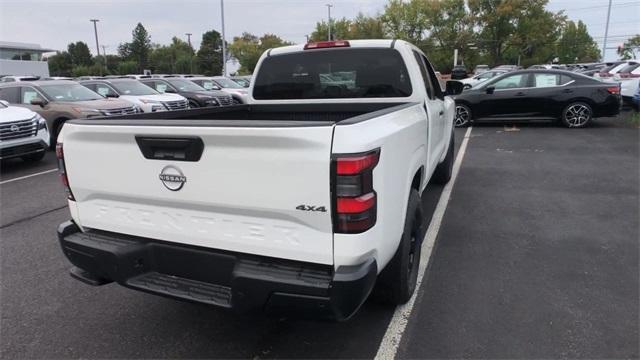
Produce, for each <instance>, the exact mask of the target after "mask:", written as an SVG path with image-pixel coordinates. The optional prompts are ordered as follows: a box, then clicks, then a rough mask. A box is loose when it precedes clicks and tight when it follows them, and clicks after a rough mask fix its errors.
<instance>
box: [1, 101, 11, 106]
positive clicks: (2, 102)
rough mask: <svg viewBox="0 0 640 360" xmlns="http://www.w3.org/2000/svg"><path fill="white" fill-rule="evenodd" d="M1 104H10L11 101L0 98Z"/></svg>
mask: <svg viewBox="0 0 640 360" xmlns="http://www.w3.org/2000/svg"><path fill="white" fill-rule="evenodd" d="M0 104H2V105H4V106H9V102H8V101H7V100H0Z"/></svg>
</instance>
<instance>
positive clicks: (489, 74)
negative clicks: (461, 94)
mask: <svg viewBox="0 0 640 360" xmlns="http://www.w3.org/2000/svg"><path fill="white" fill-rule="evenodd" d="M506 72H507V70H489V71H485V72H483V73H480V74H478V75H476V76H473V77H470V78H466V79H462V80H458V81H460V82H461V83H463V84H464V88H465V89H470V88H472V87H473V86H476V85H477V84H479V83H481V82H483V81H485V80H489V79H491V78H493V77H495V76H498V75H501V74H504V73H506Z"/></svg>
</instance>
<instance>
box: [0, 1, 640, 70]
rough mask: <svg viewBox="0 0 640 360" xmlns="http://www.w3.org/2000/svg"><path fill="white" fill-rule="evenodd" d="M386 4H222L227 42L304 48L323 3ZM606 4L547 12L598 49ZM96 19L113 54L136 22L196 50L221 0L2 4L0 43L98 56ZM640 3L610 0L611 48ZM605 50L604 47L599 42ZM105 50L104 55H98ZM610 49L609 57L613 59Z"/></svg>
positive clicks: (631, 29)
mask: <svg viewBox="0 0 640 360" xmlns="http://www.w3.org/2000/svg"><path fill="white" fill-rule="evenodd" d="M386 2H387V0H225V3H224V6H225V28H226V38H227V41H231V40H232V39H233V37H234V36H238V35H240V34H241V33H242V32H243V31H247V32H250V33H253V34H256V35H261V34H264V33H273V34H277V35H279V36H281V37H282V38H284V39H286V40H289V41H292V42H296V43H301V42H304V41H305V35H307V34H310V33H311V32H312V31H313V29H314V25H315V23H316V22H317V21H319V20H323V19H326V17H327V8H326V6H325V4H327V3H332V4H333V5H334V7H333V8H332V17H334V18H342V17H347V18H352V17H355V16H356V15H357V14H358V12H362V13H364V14H366V15H375V14H377V13H380V12H382V11H383V9H384V5H385V4H386ZM607 4H608V1H607V0H551V1H550V3H549V6H548V8H549V9H550V10H553V11H559V10H563V9H564V10H565V13H566V14H567V15H568V16H569V18H570V19H572V20H582V21H584V22H585V23H586V24H587V26H588V28H589V32H590V33H591V36H593V37H594V39H595V40H596V41H598V42H599V43H600V44H601V42H602V39H603V37H604V29H605V23H606V14H607ZM92 18H97V19H100V22H99V23H98V36H99V40H100V44H101V45H106V46H107V54H115V53H116V51H117V46H118V44H119V43H121V42H125V41H130V39H131V31H132V29H133V28H134V27H135V25H136V24H137V23H138V22H141V23H142V24H143V25H144V26H145V28H146V29H147V30H148V31H149V34H150V35H151V41H152V42H154V43H158V44H167V43H169V42H170V41H171V38H172V37H173V36H178V37H181V38H182V39H185V40H186V35H185V33H192V34H193V35H192V43H193V45H194V47H195V48H196V49H197V48H198V46H199V44H200V40H201V38H202V33H203V32H205V31H207V30H210V29H216V30H218V31H220V29H221V26H220V25H221V20H220V1H219V0H128V1H125V0H65V1H57V0H0V40H3V41H18V42H30V43H37V44H40V45H42V46H43V47H46V48H52V49H56V50H64V49H66V46H67V44H68V43H69V42H73V41H79V40H80V41H85V42H87V43H88V44H89V47H90V49H91V50H92V51H93V52H95V38H94V34H93V26H92V24H91V22H89V19H92ZM639 19H640V0H613V8H612V11H611V24H610V27H609V36H610V41H609V45H608V46H616V45H618V44H621V43H622V42H623V41H624V38H625V37H627V36H628V35H631V34H636V33H640V25H639V24H640V20H639ZM600 46H602V45H600ZM101 51H102V50H101ZM615 58H616V56H615V50H607V60H611V59H615Z"/></svg>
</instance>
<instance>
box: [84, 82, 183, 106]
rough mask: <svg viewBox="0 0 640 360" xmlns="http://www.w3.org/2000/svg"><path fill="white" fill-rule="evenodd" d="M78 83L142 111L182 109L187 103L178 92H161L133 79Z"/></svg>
mask: <svg viewBox="0 0 640 360" xmlns="http://www.w3.org/2000/svg"><path fill="white" fill-rule="evenodd" d="M80 84H82V85H83V86H85V87H87V88H89V89H91V90H93V91H95V92H97V93H98V94H100V95H102V96H104V97H117V98H120V99H122V100H126V101H128V102H130V103H132V104H134V105H137V106H138V107H140V109H142V111H143V112H156V111H165V110H184V109H187V108H188V106H189V103H188V101H187V99H186V98H184V97H183V96H180V95H178V94H170V93H164V94H161V93H159V92H157V91H156V90H154V89H152V88H151V87H149V86H147V85H145V84H143V83H141V82H140V81H138V80H135V79H102V80H85V81H81V82H80Z"/></svg>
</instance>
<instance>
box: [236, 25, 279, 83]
mask: <svg viewBox="0 0 640 360" xmlns="http://www.w3.org/2000/svg"><path fill="white" fill-rule="evenodd" d="M285 45H291V43H290V42H288V41H284V40H282V39H281V38H280V37H278V36H276V35H273V34H264V35H263V36H262V37H261V38H258V37H257V36H255V35H253V34H249V33H246V32H245V33H243V34H242V36H238V37H235V38H233V43H231V45H229V52H230V53H231V54H232V55H233V57H234V58H236V59H237V60H238V62H239V63H240V69H238V73H239V74H242V75H245V74H252V73H253V70H255V67H256V64H257V63H258V60H259V59H260V56H261V55H262V53H264V52H265V51H267V50H269V49H271V48H275V47H279V46H285Z"/></svg>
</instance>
